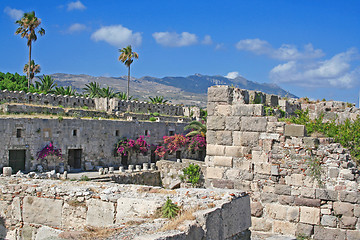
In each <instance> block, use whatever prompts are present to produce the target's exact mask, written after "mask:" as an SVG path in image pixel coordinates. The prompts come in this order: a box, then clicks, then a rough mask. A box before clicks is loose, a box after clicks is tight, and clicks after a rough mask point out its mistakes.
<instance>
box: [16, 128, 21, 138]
mask: <svg viewBox="0 0 360 240" xmlns="http://www.w3.org/2000/svg"><path fill="white" fill-rule="evenodd" d="M16 137H17V138H21V129H20V128H18V129H16Z"/></svg>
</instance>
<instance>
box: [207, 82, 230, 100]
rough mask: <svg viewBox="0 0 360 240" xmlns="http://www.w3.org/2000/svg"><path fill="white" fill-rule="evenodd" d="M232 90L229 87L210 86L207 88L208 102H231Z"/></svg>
mask: <svg viewBox="0 0 360 240" xmlns="http://www.w3.org/2000/svg"><path fill="white" fill-rule="evenodd" d="M232 91H233V89H232V88H230V87H229V86H212V87H210V88H208V102H226V103H231V102H232Z"/></svg>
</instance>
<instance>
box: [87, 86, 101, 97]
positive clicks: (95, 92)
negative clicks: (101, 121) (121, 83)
mask: <svg viewBox="0 0 360 240" xmlns="http://www.w3.org/2000/svg"><path fill="white" fill-rule="evenodd" d="M83 89H84V93H85V96H87V97H89V98H95V97H99V96H100V94H101V93H100V92H101V88H100V84H99V83H97V82H90V83H89V84H85V88H83Z"/></svg>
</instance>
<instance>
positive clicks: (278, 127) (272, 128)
mask: <svg viewBox="0 0 360 240" xmlns="http://www.w3.org/2000/svg"><path fill="white" fill-rule="evenodd" d="M285 125H286V123H284V122H268V124H267V127H266V132H268V133H278V134H281V135H283V134H284V127H285Z"/></svg>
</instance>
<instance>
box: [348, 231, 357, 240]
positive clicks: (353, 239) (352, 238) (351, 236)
mask: <svg viewBox="0 0 360 240" xmlns="http://www.w3.org/2000/svg"><path fill="white" fill-rule="evenodd" d="M346 237H347V240H359V239H360V231H359V230H348V231H346Z"/></svg>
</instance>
